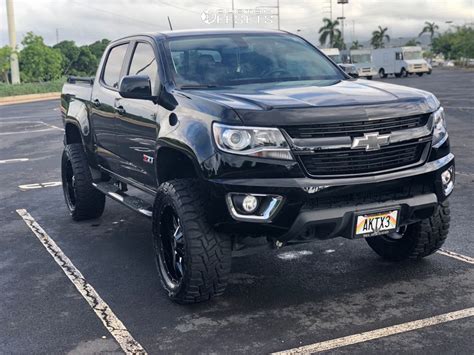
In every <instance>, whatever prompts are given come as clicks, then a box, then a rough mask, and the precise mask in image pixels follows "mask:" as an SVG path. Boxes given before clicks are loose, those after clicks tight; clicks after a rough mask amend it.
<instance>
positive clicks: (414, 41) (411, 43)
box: [405, 38, 421, 47]
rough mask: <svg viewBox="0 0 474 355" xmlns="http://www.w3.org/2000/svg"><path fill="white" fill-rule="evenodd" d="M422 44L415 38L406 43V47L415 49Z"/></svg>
mask: <svg viewBox="0 0 474 355" xmlns="http://www.w3.org/2000/svg"><path fill="white" fill-rule="evenodd" d="M420 44H421V42H420V41H417V40H416V39H415V38H412V39H410V40H409V41H408V42H407V43H405V46H407V47H415V46H419V45H420Z"/></svg>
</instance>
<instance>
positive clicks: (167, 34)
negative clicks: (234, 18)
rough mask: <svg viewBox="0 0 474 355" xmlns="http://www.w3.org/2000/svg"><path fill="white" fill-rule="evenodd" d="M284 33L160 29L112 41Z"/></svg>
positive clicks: (252, 30) (241, 30) (272, 31)
mask: <svg viewBox="0 0 474 355" xmlns="http://www.w3.org/2000/svg"><path fill="white" fill-rule="evenodd" d="M263 33H267V34H270V33H272V34H284V33H287V32H286V31H280V30H272V29H255V28H239V29H232V28H223V29H222V28H221V29H216V28H214V29H191V30H177V31H160V32H143V33H135V34H132V35H129V36H125V37H122V38H119V39H117V40H114V41H113V42H116V41H119V40H122V39H125V38H130V37H137V36H147V37H153V38H155V39H157V40H158V39H163V38H176V37H189V36H202V35H220V34H224V35H225V34H263Z"/></svg>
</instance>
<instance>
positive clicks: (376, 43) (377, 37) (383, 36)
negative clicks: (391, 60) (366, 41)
mask: <svg viewBox="0 0 474 355" xmlns="http://www.w3.org/2000/svg"><path fill="white" fill-rule="evenodd" d="M387 31H388V28H387V27H384V28H382V26H379V28H378V29H377V30H376V31H374V32H372V38H371V40H370V44H371V45H372V46H373V47H374V48H384V40H387V42H390V36H389V35H388V34H387Z"/></svg>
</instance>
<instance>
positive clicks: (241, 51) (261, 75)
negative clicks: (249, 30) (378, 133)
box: [169, 34, 344, 86]
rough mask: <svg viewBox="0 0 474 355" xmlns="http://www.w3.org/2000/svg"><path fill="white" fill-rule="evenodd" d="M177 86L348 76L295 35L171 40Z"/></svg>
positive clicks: (222, 36) (226, 36)
mask: <svg viewBox="0 0 474 355" xmlns="http://www.w3.org/2000/svg"><path fill="white" fill-rule="evenodd" d="M169 47H170V50H171V58H172V60H173V68H171V69H172V71H173V72H174V77H175V81H176V82H177V84H178V85H183V86H185V85H192V86H195V85H204V86H207V85H211V86H220V85H239V84H252V83H264V82H284V81H287V82H289V81H303V80H333V81H334V80H341V79H344V76H343V75H342V74H341V73H340V71H339V70H338V69H337V68H336V67H334V66H333V65H332V64H331V63H330V62H329V61H328V60H327V59H326V57H324V56H323V55H321V54H320V53H319V52H318V51H317V50H316V49H315V48H314V47H312V46H311V45H309V44H308V43H307V42H305V41H304V40H302V39H301V38H299V37H296V36H290V35H273V34H271V35H260V34H258V35H257V34H256V35H253V34H235V35H234V34H232V35H215V36H209V35H206V36H193V37H191V38H189V37H188V38H173V39H170V40H169Z"/></svg>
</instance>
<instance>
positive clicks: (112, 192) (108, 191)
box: [92, 182, 153, 218]
mask: <svg viewBox="0 0 474 355" xmlns="http://www.w3.org/2000/svg"><path fill="white" fill-rule="evenodd" d="M92 186H94V187H95V188H96V189H97V190H99V191H100V192H102V193H103V194H105V195H106V196H109V197H111V198H112V199H114V200H115V201H117V202H120V203H121V204H123V205H125V206H126V207H128V208H130V209H132V210H134V211H135V212H138V213H140V214H141V215H142V216H145V217H147V218H151V216H152V215H153V206H152V205H150V204H149V203H147V202H146V201H143V200H142V199H140V198H138V197H134V196H130V195H127V194H126V193H125V192H123V191H121V190H120V188H118V187H117V185H115V184H113V183H110V182H99V183H92Z"/></svg>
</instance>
